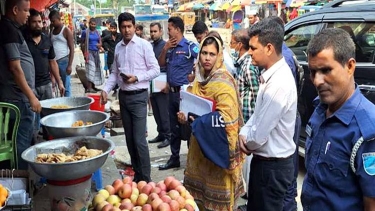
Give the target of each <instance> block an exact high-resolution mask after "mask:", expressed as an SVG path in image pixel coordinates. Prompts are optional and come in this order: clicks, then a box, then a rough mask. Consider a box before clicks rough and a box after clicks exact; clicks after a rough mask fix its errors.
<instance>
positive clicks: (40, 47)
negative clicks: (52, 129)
mask: <svg viewBox="0 0 375 211" xmlns="http://www.w3.org/2000/svg"><path fill="white" fill-rule="evenodd" d="M24 37H25V39H26V43H27V46H28V47H29V50H30V52H31V55H32V56H33V59H34V67H35V90H36V93H37V96H38V98H39V100H46V99H50V98H53V93H52V81H51V75H50V74H52V75H53V76H54V77H55V79H56V82H57V84H58V86H59V90H60V94H61V96H63V95H64V91H65V88H64V84H63V82H62V80H61V78H60V73H59V67H58V65H57V62H56V60H55V51H54V49H53V45H52V42H51V39H50V38H49V37H48V36H47V35H45V34H43V33H42V16H41V14H40V13H39V12H38V11H37V10H35V9H30V17H29V19H28V27H27V28H26V30H25V31H24Z"/></svg>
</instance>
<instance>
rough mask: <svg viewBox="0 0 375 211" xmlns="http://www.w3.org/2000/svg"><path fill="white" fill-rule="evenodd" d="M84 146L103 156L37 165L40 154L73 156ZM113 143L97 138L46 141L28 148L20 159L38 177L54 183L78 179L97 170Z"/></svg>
mask: <svg viewBox="0 0 375 211" xmlns="http://www.w3.org/2000/svg"><path fill="white" fill-rule="evenodd" d="M82 146H86V148H88V149H100V150H102V151H103V154H101V155H98V156H96V157H93V158H90V159H86V160H80V161H74V162H68V163H37V162H35V159H36V156H37V154H41V153H67V154H74V153H75V152H76V151H77V149H79V148H80V147H82ZM113 148H114V143H113V142H112V141H111V140H109V139H104V138H97V137H71V138H64V139H56V140H53V141H46V142H43V143H39V144H36V145H34V146H31V147H29V148H28V149H26V150H25V151H24V152H23V153H22V158H23V159H24V160H25V161H27V162H28V163H29V165H30V167H31V168H32V169H33V170H34V171H35V173H37V174H38V175H40V176H42V177H44V178H46V179H49V180H55V181H67V180H74V179H79V178H82V177H85V176H88V175H91V174H92V173H94V172H95V171H96V170H98V169H99V168H100V167H101V166H102V165H103V164H104V163H105V161H106V160H107V157H108V154H109V153H110V152H111V151H112V150H113Z"/></svg>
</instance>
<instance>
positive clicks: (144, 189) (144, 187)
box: [140, 184, 152, 195]
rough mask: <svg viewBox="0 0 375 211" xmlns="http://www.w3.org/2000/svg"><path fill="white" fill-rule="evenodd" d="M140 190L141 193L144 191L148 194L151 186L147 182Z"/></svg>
mask: <svg viewBox="0 0 375 211" xmlns="http://www.w3.org/2000/svg"><path fill="white" fill-rule="evenodd" d="M140 190H141V193H145V194H146V195H149V194H150V193H151V191H152V186H151V185H149V184H147V185H145V186H143V188H142V189H140Z"/></svg>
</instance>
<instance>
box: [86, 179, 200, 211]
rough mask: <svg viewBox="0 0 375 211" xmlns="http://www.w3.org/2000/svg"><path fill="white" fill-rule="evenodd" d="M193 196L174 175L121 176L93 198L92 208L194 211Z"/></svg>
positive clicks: (97, 209)
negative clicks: (147, 178)
mask: <svg viewBox="0 0 375 211" xmlns="http://www.w3.org/2000/svg"><path fill="white" fill-rule="evenodd" d="M196 207H197V205H196V203H195V201H194V198H193V196H191V195H190V193H189V191H187V190H186V188H185V187H184V186H183V185H182V184H181V182H180V181H179V180H177V179H176V178H174V177H173V176H169V177H167V178H165V179H164V180H162V181H160V182H158V183H155V182H149V183H147V182H145V181H140V182H138V183H136V182H133V180H132V178H131V177H125V178H124V179H123V180H120V179H117V180H115V181H114V182H113V183H112V185H107V186H106V187H105V189H102V190H100V191H99V192H98V194H97V195H96V196H95V197H94V198H93V200H92V204H91V210H92V211H141V210H143V211H194V210H195V208H196Z"/></svg>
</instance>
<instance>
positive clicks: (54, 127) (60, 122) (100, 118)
mask: <svg viewBox="0 0 375 211" xmlns="http://www.w3.org/2000/svg"><path fill="white" fill-rule="evenodd" d="M108 119H109V115H108V114H107V113H104V112H100V111H90V110H89V111H65V112H60V113H55V114H51V115H48V116H46V117H43V118H42V119H41V120H40V123H41V124H42V125H43V126H44V127H45V128H46V130H47V133H48V135H49V136H52V138H54V139H56V138H65V137H74V136H96V135H97V134H98V133H99V132H100V131H101V130H102V128H103V127H104V124H105V123H106V122H107V121H108ZM78 120H82V121H83V122H91V123H92V124H91V125H86V126H80V127H72V125H73V123H74V122H76V121H78Z"/></svg>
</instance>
